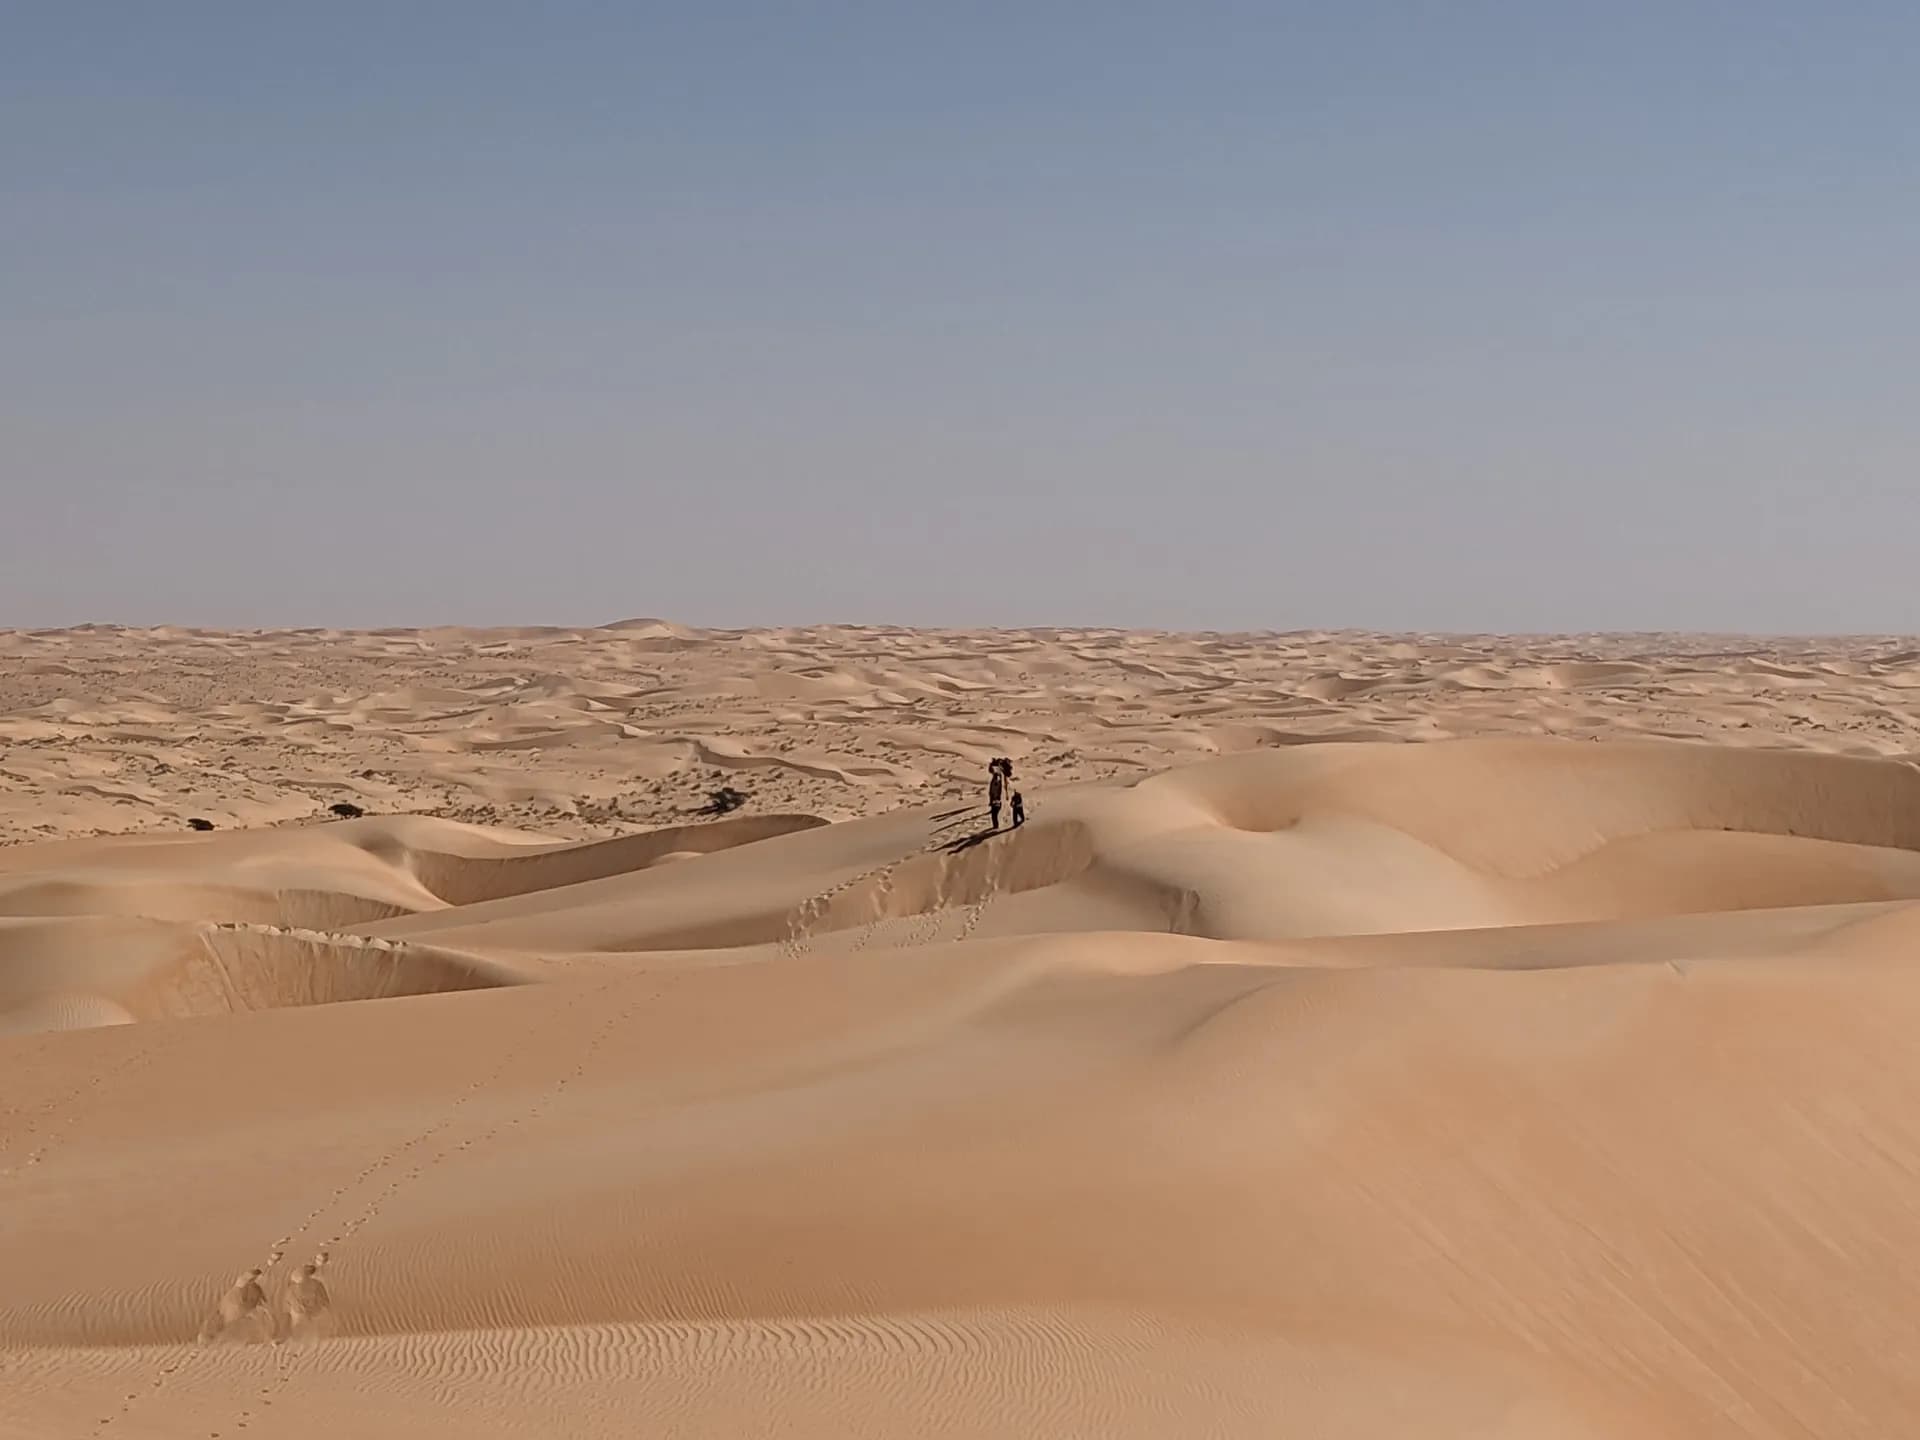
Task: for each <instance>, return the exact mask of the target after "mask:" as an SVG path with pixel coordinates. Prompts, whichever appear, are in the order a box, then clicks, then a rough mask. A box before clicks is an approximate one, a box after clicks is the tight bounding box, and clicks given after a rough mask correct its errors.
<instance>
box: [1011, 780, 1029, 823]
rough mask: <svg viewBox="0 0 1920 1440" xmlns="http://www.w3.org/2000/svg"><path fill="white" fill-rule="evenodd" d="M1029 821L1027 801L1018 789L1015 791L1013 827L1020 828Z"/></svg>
mask: <svg viewBox="0 0 1920 1440" xmlns="http://www.w3.org/2000/svg"><path fill="white" fill-rule="evenodd" d="M1026 823H1027V802H1026V800H1025V799H1023V798H1022V797H1021V794H1020V792H1019V791H1018V790H1016V791H1014V792H1013V828H1014V829H1016V830H1018V829H1019V828H1020V827H1021V826H1022V825H1024V824H1026Z"/></svg>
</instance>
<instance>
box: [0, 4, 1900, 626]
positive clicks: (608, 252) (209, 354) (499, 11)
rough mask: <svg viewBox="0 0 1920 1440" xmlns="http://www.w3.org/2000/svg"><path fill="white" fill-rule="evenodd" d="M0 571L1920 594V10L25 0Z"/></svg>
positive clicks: (1021, 593)
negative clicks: (1918, 577) (117, 1)
mask: <svg viewBox="0 0 1920 1440" xmlns="http://www.w3.org/2000/svg"><path fill="white" fill-rule="evenodd" d="M0 19H4V35H5V41H4V45H0V625H44V624H64V623H70V622H78V621H84V620H112V621H122V622H130V623H146V622H177V623H188V624H216V625H234V626H254V625H280V624H339V625H357V624H411V623H423V624H424V623H440V622H455V623H461V622H465V623H496V622H498V623H513V622H528V623H531V622H559V623H587V622H592V621H600V620H610V619H614V618H618V617H620V616H623V615H632V614H664V615H669V616H671V617H673V618H676V619H680V620H685V621H688V622H691V623H697V624H746V623H788V622H792V623H798V622H803V621H815V620H876V621H894V622H900V623H908V624H915V623H924V624H1022V623H1036V624H1044V623H1065V624H1080V623H1109V624H1122V625H1127V624H1132V625H1153V626H1167V627H1176V628H1223V629H1238V628H1266V627H1273V628H1291V627H1306V626H1322V625H1324V626H1349V625H1350V626H1371V627H1382V628H1412V629H1443V630H1479V629H1494V630H1510V631H1517V630H1525V631H1539V630H1555V629H1599V628H1617V629H1643V628H1698V629H1721V630H1727V629H1741V630H1762V631H1775V630H1791V631H1838V630H1872V631H1913V630H1916V629H1920V581H1917V580H1916V574H1917V573H1920V403H1917V399H1920V397H1917V396H1916V389H1917V388H1920V387H1917V386H1916V380H1917V378H1920V7H1916V6H1914V5H1912V4H1910V3H1896V0H1861V3H1842V4H1834V5H1816V4H1808V3H1805V0H1792V3H1786V0H1724V3H1721V0H1619V3H1615V4H1610V5H1596V4H1586V3H1578V4H1576V3H1567V0H1502V3H1489V0H1449V3H1439V0H1432V3H1400V4H1387V3H1374V0H1321V3H1316V4H1293V3H1278V0H1268V3H1246V4H1237V3H1235V4H1228V3H1207V0H1192V3H1180V4H1173V3H1164V4H1152V5H1136V4H1126V3H1102V4H1094V3H1086V4H1079V3H1073V4H1069V3H1047V0H1023V3H994V0H987V3H969V4H940V5H935V4H915V3H910V0H909V3H899V0H895V3H867V4H852V3H833V0H817V3H814V4H809V5H794V4H773V3H727V0H715V3H711V4H674V5H665V4H650V3H625V4H621V3H568V0H553V3H545V4H538V5H536V4H532V3H517V4H507V3H497V0H457V3H452V0H412V3H408V4H403V5H394V4H378V5H375V4H366V3H357V0H335V3H331V4H326V5H319V4H304V5H274V4H260V3H257V0H233V3H200V0H176V3H172V4H168V5H134V4H126V3H121V4H113V3H105V0H46V3H41V0H21V3H8V4H4V5H0Z"/></svg>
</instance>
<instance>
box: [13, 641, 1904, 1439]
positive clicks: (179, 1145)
mask: <svg viewBox="0 0 1920 1440" xmlns="http://www.w3.org/2000/svg"><path fill="white" fill-rule="evenodd" d="M1917 736H1920V651H1915V650H1914V649H1912V648H1910V646H1909V645H1908V643H1907V642H1903V641H1899V640H1894V639H1886V640H1849V641H1792V642H1787V641H1774V642H1769V641H1753V640H1741V641H1734V640H1726V639H1716V638H1714V637H1685V636H1638V637H1571V638H1555V639H1526V638H1512V639H1496V638H1488V637H1381V636H1366V635H1358V634H1338V635H1330V634H1315V635H1284V636H1252V635H1244V636H1223V635H1200V636H1178V635H1147V634H1132V633H1124V632H1110V631H1098V632H1091V631H1073V632H1065V631H1060V632H1055V631H1031V632H1018V633H993V634H968V633H934V632H915V631H905V630H891V629H888V630H875V629H858V630H856V629H819V630H782V631H753V632H701V631H694V630H690V629H687V628H684V627H680V626H675V625H670V624H666V623H664V622H658V621H633V622H627V623H625V624H623V625H619V626H610V627H606V628H604V629H598V630H531V629H529V630H517V631H486V632H478V631H474V632H456V631H433V632H403V631H392V632H381V633H377V634H339V633H333V632H295V633H289V632H275V633H258V634H214V633H206V632H198V631H180V630H167V631H128V630H119V629H111V628H89V629H85V630H77V631H64V632H52V633H49V632H36V633H32V634H24V633H14V634H8V635H0V746H3V747H4V748H3V749H0V829H3V830H4V838H5V839H8V840H11V841H14V842H19V843H14V844H11V845H8V846H5V847H4V848H0V1436H5V1437H16V1436H17V1437H34V1440H43V1437H49V1436H52V1437H61V1436H69V1435H70V1436H91V1435H107V1436H113V1437H138V1436H166V1437H175V1436H178V1437H216V1436H217V1437H227V1440H231V1437H233V1436H236V1435H246V1434H253V1435H274V1436H293V1437H299V1436H321V1435H325V1436H328V1437H340V1436H354V1437H360V1436H367V1437H383V1436H395V1437H398V1436H402V1435H405V1436H409V1437H413V1436H427V1437H440V1436H444V1437H449V1440H452V1437H456V1436H457V1437H462V1440H464V1437H473V1436H479V1437H490V1436H501V1437H507V1436H522V1437H524V1436H583V1437H599V1436H606V1437H613V1436H622V1437H625V1436H632V1435H655V1434H657V1435H672V1436H676V1437H682V1436H697V1437H706V1436H713V1437H736V1436H796V1437H829V1436H831V1437H840V1436H874V1437H880V1436H889V1437H891V1436H900V1435H938V1436H987V1435H993V1436H999V1435H1009V1436H1011V1435H1019V1436H1026V1435H1072V1436H1090V1437H1091V1436H1167V1435H1233V1436H1240V1435H1245V1436H1272V1435H1289V1436H1296V1435H1297V1436H1306V1437H1329V1440H1332V1437H1339V1440H1360V1437H1368V1440H1371V1437H1388V1436H1393V1437H1398V1436H1407V1435H1419V1436H1423V1437H1424V1436H1440V1437H1509V1440H1520V1437H1600V1436H1608V1437H1611V1436H1628V1435H1631V1436H1675V1437H1681V1436H1685V1437H1693V1436H1723V1435H1724V1436H1734V1435H1740V1436H1748V1435H1754V1436H1780V1437H1788V1436H1794V1437H1804V1436H1887V1435H1898V1434H1904V1433H1908V1432H1909V1431H1911V1430H1912V1429H1913V1428H1914V1427H1915V1424H1916V1422H1920V1307H1916V1306H1915V1305H1914V1303H1913V1302H1912V1299H1911V1296H1912V1295H1913V1293H1914V1291H1915V1287H1916V1281H1920V1275H1917V1274H1915V1273H1914V1272H1915V1270H1916V1267H1917V1266H1920V1262H1917V1261H1916V1260H1915V1259H1914V1258H1913V1257H1915V1256H1917V1255H1920V1178H1917V1177H1920V1119H1916V1118H1915V1114H1914V1106H1913V1103H1912V1097H1913V1095H1914V1094H1915V1093H1916V1092H1917V1087H1920V1050H1916V1048H1915V1046H1914V1045H1913V1043H1912V1036H1913V1035H1914V1034H1915V1032H1916V1028H1917V1027H1920V981H1917V980H1916V977H1915V975H1913V974H1910V973H1909V964H1910V959H1909V957H1910V956H1912V955H1913V954H1914V953H1915V945H1916V943H1920V905H1917V904H1916V901H1920V769H1916V768H1915V766H1914V765H1913V764H1912V763H1910V758H1911V757H1912V756H1914V755H1915V754H1920V740H1917V739H1916V737H1917ZM1410 741H1412V742H1427V743H1406V742H1410ZM999 754H1005V755H1010V756H1012V757H1013V758H1014V760H1015V763H1016V766H1017V767H1018V772H1019V777H1020V784H1021V786H1022V788H1023V789H1024V791H1025V792H1026V794H1027V796H1028V798H1029V802H1030V809H1031V814H1032V818H1031V820H1030V823H1029V824H1028V825H1027V826H1026V827H1025V828H1023V829H1022V830H1020V831H1018V832H1017V833H1009V832H1001V833H998V834H994V833H989V832H986V831H985V830H984V829H983V816H982V813H981V810H982V806H981V801H982V798H983V796H982V794H981V790H982V781H983V777H984V771H985V764H986V761H987V760H988V759H989V758H990V757H992V756H994V755H999ZM722 785H731V786H734V787H736V788H738V789H740V790H742V791H745V792H748V798H747V800H746V802H745V803H744V805H742V806H741V807H740V808H739V809H738V810H735V811H733V812H732V813H729V814H725V815H719V816H715V815H712V814H708V813H703V810H704V807H705V805H706V802H707V799H708V796H709V794H710V792H711V791H712V790H714V789H716V788H718V787H720V786H722ZM340 802H349V803H352V804H355V805H358V806H359V807H361V808H362V809H364V810H365V811H367V812H368V813H367V814H366V815H364V816H363V817H359V818H348V819H335V818H334V817H333V816H332V815H331V814H330V813H329V811H328V807H329V806H331V805H333V804H335V803H340ZM189 818H204V819H206V820H209V821H211V822H212V823H213V825H214V827H215V828H214V829H213V830H212V831H211V832H208V833H204V834H197V833H194V832H192V831H189V830H188V829H187V828H186V824H185V822H186V820H187V819H189Z"/></svg>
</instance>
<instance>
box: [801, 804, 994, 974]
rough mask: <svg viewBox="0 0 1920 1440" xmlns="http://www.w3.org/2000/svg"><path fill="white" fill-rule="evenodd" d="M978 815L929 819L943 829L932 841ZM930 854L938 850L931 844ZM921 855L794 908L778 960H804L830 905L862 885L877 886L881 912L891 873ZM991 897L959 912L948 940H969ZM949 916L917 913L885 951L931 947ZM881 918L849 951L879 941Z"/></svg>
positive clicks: (946, 910)
mask: <svg viewBox="0 0 1920 1440" xmlns="http://www.w3.org/2000/svg"><path fill="white" fill-rule="evenodd" d="M981 814H982V812H979V811H975V810H971V809H962V810H950V811H947V812H946V813H945V814H942V815H936V816H934V817H933V818H934V819H935V821H937V822H944V823H941V824H939V825H937V827H936V829H935V832H934V833H935V834H936V835H938V834H939V833H940V832H941V831H942V830H949V829H952V828H953V827H954V826H955V825H958V824H963V823H965V822H966V820H969V819H977V818H981ZM931 848H943V847H942V846H940V845H938V844H936V845H935V846H934V847H931ZM921 853H923V852H921V851H914V852H913V853H912V854H908V855H902V856H899V857H897V858H895V859H893V860H889V861H887V862H886V863H885V864H883V865H876V866H874V867H873V868H872V869H870V870H863V871H861V872H860V873H859V874H858V875H854V876H850V877H849V878H848V879H845V880H842V881H841V882H840V883H839V884H837V885H834V886H831V887H829V888H828V889H826V890H822V891H821V892H820V893H819V894H818V895H815V896H813V897H812V898H810V899H808V900H806V901H803V902H802V903H801V904H800V905H798V906H796V907H795V908H794V910H793V913H792V914H790V915H789V916H788V917H787V926H786V933H785V934H784V935H783V936H782V938H781V941H780V951H781V954H783V955H784V956H785V957H786V958H787V959H789V960H798V959H800V958H801V957H802V956H804V955H805V954H806V953H807V951H808V950H809V949H810V948H811V947H812V945H813V941H814V935H815V930H814V927H815V926H816V925H818V924H819V922H820V921H821V920H822V919H823V918H825V916H826V914H827V911H828V910H829V909H830V908H831V906H832V904H833V902H834V901H835V900H836V899H838V898H839V897H840V896H842V895H844V894H846V893H847V892H848V891H850V890H853V889H856V888H857V887H859V886H861V885H864V884H866V883H867V882H868V881H871V880H877V881H878V882H879V887H880V900H881V908H882V910H884V909H885V901H886V898H887V897H888V896H889V895H891V894H892V892H893V877H894V872H895V871H897V870H898V869H899V868H900V867H901V866H902V865H904V864H906V863H907V861H909V860H911V859H914V858H915V857H916V856H918V855H919V854H921ZM993 896H994V891H993V890H992V889H989V890H988V893H987V894H986V895H984V896H983V897H981V898H980V899H979V900H977V901H975V902H974V903H973V904H971V905H969V906H967V907H966V909H965V910H964V912H962V919H961V925H960V933H959V934H958V935H956V936H954V937H952V938H953V939H954V940H955V941H960V940H966V939H968V938H970V937H971V936H972V935H973V932H974V931H975V930H976V929H977V928H978V927H979V924H980V919H981V917H982V916H983V915H984V914H985V913H986V909H987V906H988V904H989V903H990V902H991V901H992V899H993ZM954 913H955V912H954V909H953V907H950V906H947V905H943V904H940V903H937V902H936V903H935V904H933V905H930V906H929V907H928V908H927V909H925V910H922V911H920V912H918V913H917V914H916V915H914V916H913V917H912V920H913V924H912V925H911V926H910V927H909V928H908V930H907V932H906V933H905V935H904V936H903V937H902V938H901V940H900V942H899V943H898V944H897V945H894V946H891V947H889V948H892V949H903V950H912V949H917V948H919V947H920V946H922V945H931V944H934V943H936V942H938V941H939V940H940V939H941V938H942V936H941V931H943V930H944V929H945V928H946V925H947V920H948V918H949V916H951V915H952V914H954ZM887 918H890V917H885V916H883V917H882V918H880V919H877V920H873V921H870V922H868V923H867V924H865V925H863V926H861V927H859V928H860V934H859V937H858V938H857V939H855V940H854V942H853V944H852V946H851V947H850V948H851V949H852V950H853V951H856V952H857V951H860V950H865V949H866V948H867V947H868V946H870V945H872V944H873V943H874V941H875V939H876V938H877V937H878V935H879V932H880V928H881V926H883V925H884V924H886V923H887Z"/></svg>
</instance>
